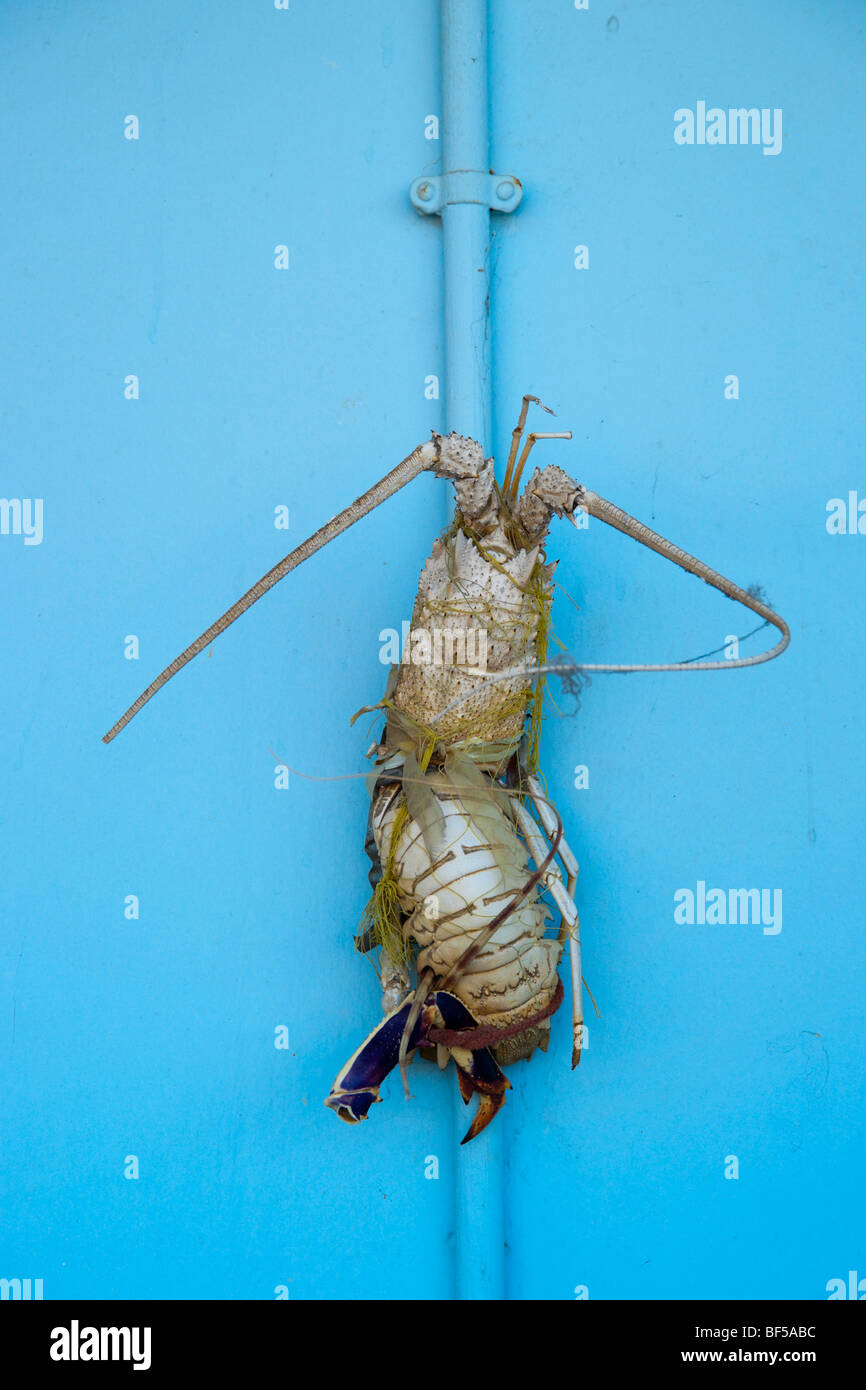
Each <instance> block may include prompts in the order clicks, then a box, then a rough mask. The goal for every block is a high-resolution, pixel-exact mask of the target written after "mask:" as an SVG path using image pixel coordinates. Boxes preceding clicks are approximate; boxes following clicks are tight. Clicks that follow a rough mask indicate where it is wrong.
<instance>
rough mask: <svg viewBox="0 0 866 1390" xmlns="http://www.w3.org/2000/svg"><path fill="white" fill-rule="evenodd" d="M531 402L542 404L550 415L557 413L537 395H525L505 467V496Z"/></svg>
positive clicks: (503, 485) (503, 489) (503, 493)
mask: <svg viewBox="0 0 866 1390" xmlns="http://www.w3.org/2000/svg"><path fill="white" fill-rule="evenodd" d="M530 402H531V403H532V404H533V405H540V406H541V409H542V410H544V411H546V412H547V414H548V415H555V414H556V411H555V410H551V409H550V406H548V405H545V404H544V401H540V400H539V399H538V397H537V396H524V397H523V404H522V405H521V407H520V418H519V420H518V421H517V424H516V425H515V426H514V429H513V430H512V431H511V447H510V448H509V450H508V463H507V465H506V468H505V478H504V479H503V482H502V495H503V496H505V494H506V493H507V492H508V490H509V486H510V483H511V470H512V469H513V468H514V460H515V459H516V458H517V450H518V449H519V448H520V441H521V439H522V438H523V431H524V429H525V428H526V415H527V412H528V410H529V406H530Z"/></svg>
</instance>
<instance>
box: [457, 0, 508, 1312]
mask: <svg viewBox="0 0 866 1390" xmlns="http://www.w3.org/2000/svg"><path fill="white" fill-rule="evenodd" d="M441 133H442V169H443V172H451V171H452V170H455V169H475V170H481V171H483V172H485V173H486V172H487V169H488V155H489V138H488V126H487V0H442V132H441ZM442 226H443V238H444V240H443V247H444V258H445V413H446V420H445V427H446V430H456V431H457V432H458V433H459V434H465V435H469V436H471V437H472V438H473V439H477V440H478V441H479V443H480V444H481V446H482V448H483V449H484V452H485V454H489V453H490V450H491V439H490V394H491V393H490V336H489V328H490V303H489V291H490V275H489V257H490V209H489V208H488V207H487V206H486V205H484V204H482V203H451V204H448V205H447V206H445V207H444V208H443V209H442ZM454 1104H455V1107H456V1109H457V1112H458V1113H457V1117H456V1118H457V1127H458V1133H459V1134H462V1133H463V1131H464V1130H465V1128H466V1126H467V1124H468V1120H467V1112H466V1110H465V1109H464V1107H463V1104H462V1102H461V1100H460V1096H459V1092H458V1091H457V1088H456V1087H455V1090H454ZM504 1120H505V1116H504V1115H500V1116H499V1117H498V1119H497V1120H496V1121H495V1122H494V1123H493V1124H492V1125H490V1126H489V1127H488V1128H487V1129H486V1130H484V1132H483V1133H482V1134H480V1135H479V1136H478V1138H477V1139H474V1140H473V1141H472V1143H471V1144H469V1145H467V1146H466V1147H465V1148H458V1150H457V1156H456V1174H455V1184H456V1192H455V1199H456V1200H455V1215H456V1223H457V1251H456V1262H457V1263H456V1275H457V1279H456V1286H457V1298H458V1299H460V1300H472V1299H483V1300H487V1299H490V1300H500V1299H503V1298H504V1297H505V1186H504V1154H505V1149H504V1138H503V1131H504Z"/></svg>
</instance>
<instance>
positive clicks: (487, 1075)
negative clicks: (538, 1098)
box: [434, 990, 511, 1144]
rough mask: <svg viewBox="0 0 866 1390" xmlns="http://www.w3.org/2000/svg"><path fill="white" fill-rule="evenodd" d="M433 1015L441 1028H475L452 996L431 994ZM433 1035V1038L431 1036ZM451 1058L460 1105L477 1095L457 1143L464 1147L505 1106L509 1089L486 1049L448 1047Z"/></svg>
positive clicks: (470, 1018) (463, 1006)
mask: <svg viewBox="0 0 866 1390" xmlns="http://www.w3.org/2000/svg"><path fill="white" fill-rule="evenodd" d="M434 1001H435V1006H436V1012H437V1013H438V1014H439V1016H440V1017H441V1019H442V1025H440V1026H444V1027H445V1028H453V1029H470V1028H473V1027H475V1026H476V1025H477V1019H476V1018H475V1017H474V1015H473V1014H471V1013H470V1012H469V1010H468V1009H467V1008H466V1005H465V1004H461V1002H460V1000H459V999H457V998H456V997H455V996H454V995H453V994H448V993H446V992H445V991H444V990H440V991H439V993H438V994H436V995H434ZM434 1036H435V1035H434ZM450 1052H451V1056H452V1057H453V1058H454V1061H455V1063H456V1065H457V1082H458V1084H459V1086H460V1094H461V1096H462V1097H463V1103H464V1105H468V1104H469V1102H470V1100H471V1099H472V1097H473V1096H474V1095H476V1094H477V1095H478V1096H479V1101H478V1109H477V1110H476V1112H475V1117H474V1119H473V1121H472V1124H471V1125H470V1126H469V1128H468V1130H467V1131H466V1133H465V1134H464V1136H463V1138H462V1139H461V1140H460V1143H461V1144H468V1143H469V1140H470V1139H475V1138H476V1136H477V1135H479V1134H480V1133H481V1131H482V1129H486V1128H487V1126H488V1125H489V1124H490V1121H491V1120H492V1119H493V1117H494V1115H496V1114H497V1113H498V1112H499V1111H500V1110H501V1109H502V1107H503V1105H504V1104H505V1092H506V1091H510V1090H511V1082H510V1081H509V1080H508V1077H507V1076H506V1075H505V1073H504V1071H503V1070H502V1069H501V1067H500V1066H499V1063H498V1062H497V1061H496V1058H495V1057H494V1056H493V1053H492V1052H491V1051H490V1049H489V1048H488V1047H479V1048H476V1049H474V1050H472V1051H470V1049H469V1048H468V1047H452V1048H450Z"/></svg>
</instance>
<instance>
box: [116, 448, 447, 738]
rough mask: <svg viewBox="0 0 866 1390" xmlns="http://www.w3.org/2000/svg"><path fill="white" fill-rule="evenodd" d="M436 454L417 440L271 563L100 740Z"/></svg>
mask: <svg viewBox="0 0 866 1390" xmlns="http://www.w3.org/2000/svg"><path fill="white" fill-rule="evenodd" d="M439 455H440V450H439V447H438V444H437V443H436V442H433V441H431V442H429V443H427V444H420V445H419V446H418V448H417V449H414V450H413V451H412V453H411V454H408V455H407V457H406V458H404V459H402V460H401V462H400V463H398V464H397V466H396V468H392V469H391V472H390V473H386V474H385V477H384V478H381V479H380V480H379V482H378V483H374V485H373V487H371V488H369V489H368V490H367V492H365V493H363V494H362V496H360V497H358V498H356V499H355V501H354V502H352V503H351V505H350V506H348V507H346V508H345V510H344V511H342V512H339V513H338V514H337V516H335V517H332V518H331V520H330V521H326V522H325V524H324V526H321V527H320V528H319V530H318V531H316V532H315V533H314V534H313V535H312V536H309V537H308V538H307V540H305V541H304V542H303V543H302V544H301V545H299V546H298V547H297V548H296V549H295V550H293V551H291V552H290V554H288V555H287V556H286V557H285V559H283V560H280V562H279V564H276V565H274V567H273V569H269V570H268V572H267V574H264V575H262V577H261V579H260V580H259V581H258V583H257V584H254V585H253V587H252V588H251V589H248V590H247V592H246V593H245V594H244V595H243V597H242V598H239V599H238V601H237V603H233V604H232V606H231V608H229V609H227V610H226V612H225V613H223V615H222V617H221V618H217V620H216V622H215V623H211V625H210V627H209V628H208V629H207V631H206V632H203V633H202V634H201V636H200V637H197V638H196V639H195V641H194V642H192V643H191V644H190V646H188V647H187V648H186V650H185V651H182V652H181V654H180V656H176V657H175V659H174V661H172V662H171V664H170V665H169V666H166V668H165V670H164V671H161V672H160V674H159V675H158V676H157V678H156V680H155V681H151V683H150V685H149V686H148V687H147V689H146V690H143V691H142V693H141V694H140V695H139V697H138V699H137V700H135V701H134V703H133V704H131V705H130V707H129V709H128V710H127V711H126V713H125V714H123V715H121V717H120V719H118V721H117V723H116V724H115V725H114V726H113V727H112V728H111V729H109V731H108V733H107V734H105V735H104V736H103V739H102V742H103V743H110V742H111V740H112V739H113V738H116V737H117V735H118V734H119V733H120V731H121V729H124V728H125V727H126V725H127V724H128V723H129V721H130V720H131V719H133V718H134V717H135V715H136V714H138V711H139V710H140V709H141V708H142V707H143V706H144V705H146V704H147V702H148V700H150V699H152V698H153V696H154V695H155V694H156V692H157V691H158V690H161V689H162V687H163V686H164V685H166V684H167V683H168V681H170V680H171V678H172V676H176V675H177V673H178V671H180V670H181V669H182V667H184V666H186V664H187V662H188V661H192V659H193V657H194V656H198V654H199V652H201V651H204V649H205V647H209V646H210V644H211V642H212V641H213V640H214V638H215V637H219V635H220V633H222V632H225V630H226V628H227V627H229V626H230V625H231V624H232V623H233V622H234V621H235V619H236V618H239V617H240V616H241V614H242V613H246V611H247V609H248V608H252V606H253V604H254V603H255V602H256V601H257V600H258V599H260V598H261V597H262V594H266V593H267V592H268V589H272V588H273V587H274V585H275V584H277V583H278V582H279V581H280V580H281V579H283V578H284V577H285V576H286V575H287V574H290V573H291V572H292V570H293V569H297V567H298V565H300V564H303V562H304V560H307V559H309V557H310V556H311V555H314V554H315V553H316V551H317V550H321V548H322V546H323V545H327V544H328V542H329V541H332V540H334V538H335V537H336V536H339V535H340V533H341V532H342V531H345V530H347V529H348V527H350V526H351V525H353V523H354V522H356V521H360V519H361V517H362V516H366V515H367V514H368V513H369V512H371V511H373V509H374V507H378V506H379V504H380V503H381V502H385V501H386V500H387V499H388V498H389V497H392V496H393V494H394V493H395V492H398V491H399V489H400V488H401V487H405V485H406V484H407V483H411V482H412V479H413V478H417V477H418V475H419V473H423V472H425V471H426V470H427V469H429V468H433V467H434V466H435V465H436V463H437V462H438V460H439Z"/></svg>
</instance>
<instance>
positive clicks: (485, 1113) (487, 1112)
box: [460, 1082, 508, 1145]
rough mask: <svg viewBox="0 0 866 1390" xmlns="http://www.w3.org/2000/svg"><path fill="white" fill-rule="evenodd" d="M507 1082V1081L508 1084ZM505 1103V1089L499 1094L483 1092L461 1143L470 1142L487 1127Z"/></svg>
mask: <svg viewBox="0 0 866 1390" xmlns="http://www.w3.org/2000/svg"><path fill="white" fill-rule="evenodd" d="M507 1084H508V1083H507V1082H506V1085H507ZM504 1104H505V1092H504V1091H500V1092H499V1093H498V1094H497V1095H487V1094H486V1093H483V1092H482V1094H481V1098H480V1100H479V1101H478V1109H477V1110H476V1111H475V1118H474V1119H473V1121H472V1123H471V1125H470V1126H469V1128H468V1129H467V1131H466V1133H465V1134H464V1136H463V1138H462V1139H461V1140H460V1143H461V1145H462V1144H468V1143H469V1140H470V1139H474V1138H475V1137H476V1136H477V1135H479V1134H480V1133H481V1131H482V1129H486V1128H487V1126H488V1125H489V1124H490V1121H491V1120H492V1119H493V1117H494V1115H496V1114H498V1113H499V1111H500V1110H501V1109H502V1107H503V1105H504Z"/></svg>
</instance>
